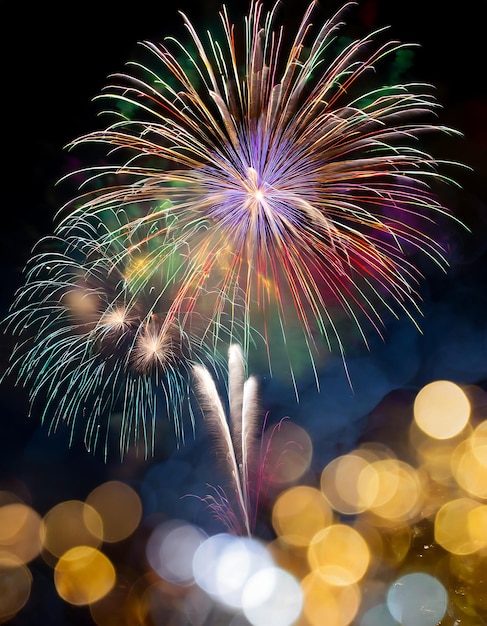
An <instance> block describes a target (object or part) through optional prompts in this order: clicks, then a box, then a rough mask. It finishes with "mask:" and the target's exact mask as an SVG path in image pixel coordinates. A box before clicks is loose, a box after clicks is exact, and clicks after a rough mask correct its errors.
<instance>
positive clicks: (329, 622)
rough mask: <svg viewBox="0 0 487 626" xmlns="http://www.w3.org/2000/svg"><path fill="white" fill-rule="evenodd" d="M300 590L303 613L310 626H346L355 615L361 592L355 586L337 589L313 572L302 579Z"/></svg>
mask: <svg viewBox="0 0 487 626" xmlns="http://www.w3.org/2000/svg"><path fill="white" fill-rule="evenodd" d="M301 588H302V590H303V599H304V601H303V613H304V615H305V617H306V620H307V622H308V623H309V624H311V626H324V625H326V626H347V625H348V624H350V623H351V622H352V621H353V619H354V618H355V616H356V615H357V612H358V609H359V606H360V601H361V592H360V588H359V587H358V585H356V584H353V585H346V586H338V587H337V586H336V585H331V584H329V583H328V582H326V581H325V580H324V579H323V577H322V576H320V574H319V573H317V572H316V571H313V572H310V573H309V574H308V575H307V576H305V577H304V578H303V580H302V581H301ZM305 623H306V622H305Z"/></svg>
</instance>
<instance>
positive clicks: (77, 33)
mask: <svg viewBox="0 0 487 626" xmlns="http://www.w3.org/2000/svg"><path fill="white" fill-rule="evenodd" d="M228 4H229V11H230V14H231V16H233V21H234V22H235V23H237V24H239V23H240V24H241V23H242V16H243V14H244V12H245V11H246V7H247V3H246V2H244V1H243V0H238V1H237V2H235V1H232V2H229V3H228ZM340 5H341V3H340V2H337V1H336V0H322V2H321V9H320V10H319V11H318V12H317V14H316V15H317V18H316V19H317V20H318V19H320V18H321V19H325V18H326V17H327V16H328V15H329V14H330V13H331V12H332V11H334V10H335V9H337V8H338V7H339V6H340ZM4 6H5V7H7V5H4ZM304 6H305V5H304V4H303V3H302V2H301V0H284V1H283V2H282V6H281V8H280V10H279V13H278V22H281V21H282V22H283V23H285V24H286V23H288V24H289V25H290V26H289V27H288V30H289V31H291V32H292V31H293V27H295V26H296V25H297V22H298V20H299V19H300V18H301V15H302V13H303V11H304ZM219 8H220V3H219V2H217V1H216V0H211V1H206V2H195V1H194V0H177V1H175V2H174V3H166V2H155V3H152V2H150V3H149V2H144V1H143V0H142V1H140V2H138V3H132V4H130V5H123V6H122V5H119V4H114V3H112V2H106V1H105V0H100V1H99V2H91V1H90V2H84V3H82V4H81V3H80V4H76V3H74V4H69V5H68V4H63V5H59V4H58V3H53V2H45V3H35V4H32V5H29V6H27V5H25V4H23V3H20V2H17V3H8V11H5V12H4V16H3V17H4V19H3V22H2V29H1V30H2V36H1V37H0V46H1V57H0V58H1V59H2V94H3V97H2V99H1V106H2V109H3V110H2V117H1V119H2V123H1V129H2V130H1V135H0V141H1V145H2V170H1V172H2V183H3V184H2V193H1V194H0V210H1V215H2V238H1V245H0V315H1V316H2V317H3V316H4V315H5V314H6V312H7V309H8V307H9V305H10V303H11V301H12V298H13V295H14V292H15V290H16V289H17V288H18V287H19V286H20V283H21V273H22V268H23V266H24V265H25V263H26V261H27V259H28V257H29V254H30V251H31V249H32V246H33V245H34V244H35V243H36V242H37V241H38V239H39V238H40V237H42V236H43V235H46V234H49V233H51V232H52V226H53V217H54V214H55V212H56V211H57V210H58V208H59V207H60V206H61V205H62V203H63V202H65V201H66V200H68V199H69V197H70V196H67V195H66V193H67V191H66V189H65V188H63V186H62V185H61V186H56V181H57V180H58V179H59V178H60V177H61V176H63V175H64V174H66V173H67V172H68V171H69V170H70V168H71V167H72V161H71V157H70V155H69V154H68V152H67V151H66V150H65V149H64V146H65V145H66V144H67V143H68V142H69V141H71V140H72V139H74V138H76V137H77V136H79V135H81V134H83V133H85V132H89V131H91V130H94V129H95V128H99V127H101V124H103V120H101V121H100V119H99V118H98V117H97V113H98V112H99V108H100V106H99V104H97V103H93V102H92V99H93V97H94V96H96V95H97V94H99V93H100V91H101V89H102V88H103V86H104V85H105V84H106V80H107V76H108V75H109V74H110V73H112V72H117V71H120V70H123V68H124V64H125V63H126V61H128V60H134V59H137V55H138V54H139V46H138V45H137V42H139V41H141V40H144V39H148V40H153V41H157V40H161V39H162V38H163V37H164V36H166V35H168V34H170V35H173V36H175V37H177V38H179V39H181V40H183V41H184V40H185V38H186V34H185V31H184V29H183V27H182V20H181V18H180V16H179V14H178V9H180V10H181V11H183V12H184V13H186V14H187V15H188V16H189V17H190V19H191V20H192V21H193V23H194V24H195V25H196V26H197V28H198V30H200V31H202V30H203V29H205V28H207V27H211V26H212V25H215V23H216V22H217V19H216V17H215V16H216V14H217V12H218V10H219ZM486 13H487V0H464V1H463V2H461V3H458V2H455V3H445V2H444V1H441V0H404V1H402V0H363V1H362V2H361V3H360V4H359V6H358V7H357V8H356V9H352V10H351V11H350V13H349V19H348V20H347V31H346V32H348V33H349V34H351V35H359V36H361V35H364V34H366V33H368V32H370V31H371V30H373V29H375V28H378V27H382V26H387V25H390V30H389V31H388V36H390V38H397V39H399V40H401V41H405V42H411V43H418V44H420V47H419V48H418V49H416V50H415V55H414V61H413V65H412V67H411V68H410V70H409V78H411V79H412V80H417V81H425V82H429V83H432V84H433V85H434V86H435V88H436V94H437V98H438V100H439V101H440V103H441V104H442V105H443V110H442V111H441V112H440V122H442V123H445V124H448V125H450V126H452V127H454V128H457V129H458V130H460V131H461V132H462V133H463V134H464V137H463V138H461V139H459V138H444V139H443V140H442V141H441V144H440V145H439V146H438V148H440V149H441V157H443V158H447V159H452V160H454V161H460V162H463V163H465V164H466V165H468V166H469V167H470V168H472V171H469V170H459V171H455V176H456V177H457V179H458V180H459V182H460V183H461V185H462V187H463V189H462V190H461V191H455V190H451V192H449V193H450V195H449V197H448V198H445V201H446V202H447V204H449V205H450V206H451V208H452V210H454V211H455V212H456V213H457V214H458V215H459V216H460V217H461V219H463V220H465V221H466V223H467V225H468V226H469V227H470V228H471V229H472V235H471V236H468V237H467V236H466V235H465V234H463V235H462V236H460V239H459V240H458V241H456V242H453V244H452V259H451V260H452V270H451V272H450V273H449V275H448V277H447V278H446V279H445V280H439V281H438V283H437V284H436V285H434V284H433V285H432V286H431V289H432V290H434V289H435V288H436V289H438V292H439V295H438V297H440V296H441V292H442V291H445V290H447V289H450V288H451V287H452V285H453V284H454V281H457V283H458V282H461V283H465V282H468V283H469V284H470V285H471V288H472V290H477V292H478V293H479V294H481V293H485V291H486V290H485V287H486V278H485V276H486V268H487V262H486V261H485V248H486V247H487V208H486V207H487V80H486V76H487V72H486V66H487V63H486V62H487V52H486V48H485V45H486V44H485V42H486V33H485V27H486V26H485V25H486V21H485V16H486ZM293 22H294V26H293ZM435 148H436V146H435ZM437 156H440V155H437ZM87 165H89V163H88V164H87ZM481 302H482V300H481ZM478 314H479V315H480V316H482V315H484V311H482V310H479V312H478ZM10 349H11V343H10V341H9V338H8V337H3V338H2V351H1V355H0V364H1V366H2V369H3V368H4V367H5V365H6V363H7V358H8V353H9V350H10ZM486 359H487V354H486ZM7 388H8V392H7V391H5V385H4V386H3V388H2V389H3V391H2V393H4V394H5V393H7V395H8V394H14V395H15V394H17V395H15V398H16V399H17V398H18V397H21V398H23V397H24V396H23V394H22V392H21V391H20V390H15V391H12V389H11V386H10V385H8V384H7ZM9 398H10V396H9V397H8V398H6V399H5V401H4V402H5V403H6V404H5V405H6V406H7V405H8V402H9ZM22 407H23V408H22V409H19V413H20V414H22V412H24V413H25V407H24V405H22ZM2 422H3V424H2V428H3V432H4V437H3V441H4V442H5V444H6V445H5V452H4V458H5V456H6V457H7V458H9V459H15V458H17V452H18V450H17V448H16V447H15V446H20V447H21V446H22V430H23V428H26V426H25V423H24V420H23V419H22V420H21V422H20V423H19V422H17V421H15V420H14V419H13V418H12V417H11V416H10V415H7V414H6V415H4V417H3V420H2ZM2 422H0V423H2ZM32 427H33V426H32V425H31V426H29V427H28V428H27V430H28V431H30V429H31V428H32ZM7 432H9V433H11V435H10V436H11V437H14V439H15V446H13V444H12V440H11V439H9V438H8V437H6V435H5V433H7ZM0 441H1V435H0ZM12 446H13V447H12Z"/></svg>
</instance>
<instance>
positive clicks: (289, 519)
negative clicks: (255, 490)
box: [272, 485, 333, 547]
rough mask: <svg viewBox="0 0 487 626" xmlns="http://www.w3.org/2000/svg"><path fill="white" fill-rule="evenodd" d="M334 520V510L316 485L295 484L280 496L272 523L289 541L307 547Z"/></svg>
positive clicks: (281, 535) (282, 537) (274, 508)
mask: <svg viewBox="0 0 487 626" xmlns="http://www.w3.org/2000/svg"><path fill="white" fill-rule="evenodd" d="M332 521H333V511H332V508H331V506H330V505H329V503H328V502H327V501H326V499H325V498H324V496H323V494H322V493H321V492H320V491H319V490H318V489H315V488H314V487H309V486H306V485H300V486H299V487H291V488H290V489H288V490H287V491H284V492H283V493H282V494H280V495H279V497H278V498H277V500H276V502H275V503H274V507H273V510H272V525H273V527H274V530H275V531H276V533H277V535H278V536H279V538H280V539H281V540H282V541H284V542H285V543H287V544H289V545H292V546H298V547H307V546H308V545H309V543H310V541H311V540H312V538H313V537H314V536H315V535H316V533H318V532H319V531H320V530H322V529H323V528H326V527H327V526H329V525H330V524H331V523H332Z"/></svg>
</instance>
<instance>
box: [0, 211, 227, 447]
mask: <svg viewBox="0 0 487 626" xmlns="http://www.w3.org/2000/svg"><path fill="white" fill-rule="evenodd" d="M100 228H103V225H102V224H101V223H99V224H98V227H95V226H94V225H93V223H90V222H84V223H81V221H79V220H77V221H76V225H74V224H70V225H69V226H67V227H66V228H65V229H60V232H59V233H58V236H56V237H51V238H47V239H45V240H43V242H42V248H43V249H42V250H41V251H40V252H39V254H38V255H35V256H34V257H33V258H32V260H31V263H30V265H29V266H28V267H27V268H26V280H25V284H24V286H23V287H22V288H21V290H20V291H19V294H18V297H17V299H16V301H15V303H14V306H13V311H12V313H11V315H10V316H9V318H8V320H7V323H8V327H9V328H10V330H11V331H12V332H13V334H14V335H15V336H17V337H18V344H17V346H16V348H15V351H14V354H13V355H12V358H11V365H10V368H9V372H16V374H17V377H18V381H20V382H22V383H23V384H25V385H29V387H30V400H31V404H32V405H35V404H36V403H37V401H40V402H42V403H43V405H44V408H43V410H42V419H43V421H44V420H49V421H50V429H51V430H55V429H56V428H57V426H58V425H59V423H60V422H63V423H65V424H66V425H68V427H69V428H70V430H71V438H73V437H74V436H75V432H76V431H77V429H81V431H82V432H83V436H84V441H85V445H86V447H87V448H88V449H89V450H95V448H96V447H97V446H98V445H100V442H102V445H104V447H105V454H107V453H108V436H109V434H110V431H111V430H112V422H115V421H118V422H119V424H118V427H119V428H120V437H119V448H120V454H121V456H122V457H123V455H124V454H125V453H126V452H127V450H128V449H129V447H130V445H132V444H136V443H138V442H139V441H141V442H143V444H144V446H145V454H149V453H153V450H154V445H155V422H156V419H157V418H158V417H160V416H161V415H164V414H165V415H166V416H167V417H168V418H170V419H171V420H172V421H173V422H174V427H175V433H176V436H177V438H178V439H179V440H182V439H183V438H184V432H183V427H182V415H183V409H184V406H185V403H186V399H187V395H188V393H189V388H188V380H189V372H190V368H191V366H192V365H193V364H194V363H195V362H201V361H202V360H203V361H205V358H206V363H213V364H214V365H215V367H217V363H218V355H216V354H215V353H214V352H213V351H212V350H211V349H210V348H206V347H205V343H204V331H205V328H204V327H201V326H200V327H199V328H198V325H197V324H195V323H194V322H190V321H188V320H186V324H185V329H184V330H183V326H182V324H181V321H180V320H179V319H178V315H177V313H180V312H181V310H182V306H181V302H180V303H179V304H180V307H179V309H178V311H177V312H176V311H175V310H174V308H173V297H174V293H173V292H172V291H171V289H170V285H169V284H168V282H167V277H158V278H162V280H163V282H164V290H162V289H161V287H160V285H158V284H157V280H156V279H155V278H154V277H153V276H145V277H144V279H143V281H142V283H141V276H140V275H137V276H136V275H135V274H134V268H133V266H132V265H133V264H131V263H130V262H129V261H130V257H129V256H127V255H124V254H122V255H120V254H116V252H115V249H113V248H110V247H108V248H107V247H105V248H104V249H102V248H100V246H99V245H98V243H97V235H99V233H100ZM143 248H144V247H143V245H141V246H139V251H140V250H143ZM134 284H135V285H136V287H135V290H134V289H133V285H134ZM188 314H189V313H187V315H188ZM190 328H192V329H193V330H192V331H191V332H190ZM197 328H198V330H200V331H201V333H200V334H197V330H196V329H197ZM193 331H194V332H193ZM191 333H192V334H191ZM208 366H209V365H208Z"/></svg>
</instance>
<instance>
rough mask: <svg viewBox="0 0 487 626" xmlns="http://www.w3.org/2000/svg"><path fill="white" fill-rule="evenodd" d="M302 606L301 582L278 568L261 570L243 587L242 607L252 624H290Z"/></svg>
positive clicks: (259, 625)
mask: <svg viewBox="0 0 487 626" xmlns="http://www.w3.org/2000/svg"><path fill="white" fill-rule="evenodd" d="M302 607H303V594H302V591H301V586H300V584H299V583H298V582H297V580H296V579H295V578H294V576H292V575H291V574H289V572H286V571H285V570H283V569H280V568H278V567H266V568H263V569H261V570H259V571H258V572H256V573H255V574H254V575H253V576H251V578H249V580H248V581H247V583H246V584H245V587H244V589H243V593H242V608H243V612H244V615H245V617H246V618H247V620H248V621H249V622H250V623H251V624H252V626H269V625H270V624H272V626H291V624H293V623H294V622H295V620H296V619H297V618H298V617H299V615H300V613H301V610H302Z"/></svg>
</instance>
